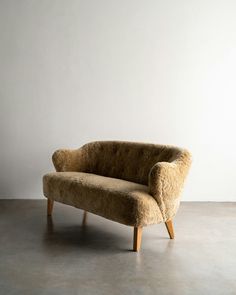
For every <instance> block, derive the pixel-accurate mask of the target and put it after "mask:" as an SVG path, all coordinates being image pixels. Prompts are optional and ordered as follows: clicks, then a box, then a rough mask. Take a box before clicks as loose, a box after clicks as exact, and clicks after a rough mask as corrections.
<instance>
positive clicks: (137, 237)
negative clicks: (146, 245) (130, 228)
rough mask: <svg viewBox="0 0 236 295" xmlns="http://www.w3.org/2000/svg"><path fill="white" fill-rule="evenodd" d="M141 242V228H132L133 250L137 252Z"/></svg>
mask: <svg viewBox="0 0 236 295" xmlns="http://www.w3.org/2000/svg"><path fill="white" fill-rule="evenodd" d="M141 241H142V227H134V238H133V250H134V251H135V252H138V251H139V250H140V247H141Z"/></svg>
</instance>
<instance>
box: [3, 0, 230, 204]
mask: <svg viewBox="0 0 236 295" xmlns="http://www.w3.org/2000/svg"><path fill="white" fill-rule="evenodd" d="M235 15H236V2H235V1H233V0H232V1H229V0H222V1H219V0H215V1H213V0H212V1H210V0H197V1H194V0H190V1H189V0H179V1H175V0H171V1H170V0H166V1H160V0H148V1H147V0H143V1H140V0H99V1H97V0H93V1H91V0H84V1H79V0H77V1H75V0H74V1H72V0H70V1H67V0H47V1H45V0H37V1H36V0H28V1H27V0H21V1H18V0H15V1H12V0H1V1H0V102H1V105H0V121H1V122H0V140H1V145H0V197H2V198H42V184H41V178H42V175H43V174H44V173H46V172H49V171H52V170H53V167H52V164H51V154H52V153H53V151H54V150H55V149H58V148H76V147H79V146H80V145H82V144H84V143H86V142H89V141H93V140H115V139H117V140H130V141H144V142H153V143H164V144H173V145H177V146H183V147H186V148H188V149H189V150H190V151H191V152H192V154H193V160H194V161H193V165H192V169H191V172H190V174H189V177H188V180H187V182H186V186H185V190H184V193H183V200H188V201H236V135H235V127H236V116H235V111H236V17H235Z"/></svg>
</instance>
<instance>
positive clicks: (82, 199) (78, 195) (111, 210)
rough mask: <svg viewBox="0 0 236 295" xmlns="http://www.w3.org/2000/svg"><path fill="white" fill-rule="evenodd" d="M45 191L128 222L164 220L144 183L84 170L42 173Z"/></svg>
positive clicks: (96, 212)
mask: <svg viewBox="0 0 236 295" xmlns="http://www.w3.org/2000/svg"><path fill="white" fill-rule="evenodd" d="M43 190H44V195H45V196H46V197H47V198H49V199H52V200H55V201H58V202H61V203H64V204H67V205H71V206H74V207H77V208H80V209H83V210H86V211H88V212H91V213H94V214H97V215H100V216H103V217H105V218H107V219H111V220H113V221H116V222H119V223H123V224H126V225H131V226H145V225H148V224H155V223H159V222H163V218H162V215H161V212H160V209H159V207H158V204H157V202H156V200H155V199H154V198H153V197H152V196H151V195H150V194H149V193H148V187H147V186H146V185H142V184H137V183H134V182H130V181H126V180H121V179H116V178H111V177H104V176H100V175H96V174H91V173H83V172H54V173H48V174H46V175H45V176H44V177H43Z"/></svg>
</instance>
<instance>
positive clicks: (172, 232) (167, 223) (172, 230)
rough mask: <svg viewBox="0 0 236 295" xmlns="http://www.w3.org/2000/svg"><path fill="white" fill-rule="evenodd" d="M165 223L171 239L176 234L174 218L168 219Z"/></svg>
mask: <svg viewBox="0 0 236 295" xmlns="http://www.w3.org/2000/svg"><path fill="white" fill-rule="evenodd" d="M165 225H166V229H167V231H168V234H169V236H170V239H174V237H175V234H174V228H173V223H172V220H168V221H166V222H165Z"/></svg>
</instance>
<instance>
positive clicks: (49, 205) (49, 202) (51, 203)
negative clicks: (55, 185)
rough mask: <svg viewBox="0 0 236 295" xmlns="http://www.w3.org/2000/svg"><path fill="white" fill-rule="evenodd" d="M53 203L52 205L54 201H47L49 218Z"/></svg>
mask: <svg viewBox="0 0 236 295" xmlns="http://www.w3.org/2000/svg"><path fill="white" fill-rule="evenodd" d="M53 203H54V201H53V200H50V199H48V208H47V209H48V210H47V211H48V216H51V215H52V209H53Z"/></svg>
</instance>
